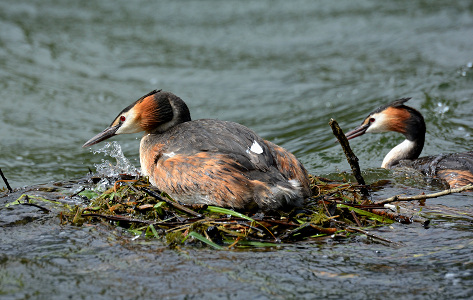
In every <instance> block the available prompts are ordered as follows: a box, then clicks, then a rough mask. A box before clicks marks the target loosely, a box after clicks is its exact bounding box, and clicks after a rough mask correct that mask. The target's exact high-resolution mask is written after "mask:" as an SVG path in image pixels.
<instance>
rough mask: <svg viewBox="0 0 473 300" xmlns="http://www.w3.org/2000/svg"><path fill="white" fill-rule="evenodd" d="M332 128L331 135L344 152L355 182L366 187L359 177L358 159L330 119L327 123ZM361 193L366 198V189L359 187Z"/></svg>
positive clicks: (335, 123) (336, 125)
mask: <svg viewBox="0 0 473 300" xmlns="http://www.w3.org/2000/svg"><path fill="white" fill-rule="evenodd" d="M328 124H329V125H330V127H331V128H332V131H333V134H334V135H335V137H336V138H337V140H338V142H339V143H340V145H341V146H342V148H343V152H345V156H346V157H347V161H348V163H349V164H350V167H351V170H352V172H353V175H354V176H355V179H356V181H357V182H358V184H360V185H363V186H364V185H366V183H365V179H364V178H363V176H361V171H360V165H359V164H358V157H356V155H355V153H353V151H352V150H351V148H350V144H349V143H348V139H347V138H346V136H345V134H344V133H343V131H342V129H341V128H340V126H338V123H337V121H335V120H334V119H330V122H329V123H328ZM360 191H361V193H362V194H363V195H365V196H368V189H367V188H366V187H361V189H360Z"/></svg>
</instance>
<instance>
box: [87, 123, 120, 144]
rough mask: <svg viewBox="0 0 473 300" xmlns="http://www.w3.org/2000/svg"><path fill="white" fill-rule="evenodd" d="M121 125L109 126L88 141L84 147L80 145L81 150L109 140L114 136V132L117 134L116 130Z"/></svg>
mask: <svg viewBox="0 0 473 300" xmlns="http://www.w3.org/2000/svg"><path fill="white" fill-rule="evenodd" d="M120 125H121V124H117V125H115V126H110V127H108V128H107V129H105V130H104V131H102V132H101V133H99V134H97V135H96V136H94V137H93V138H91V139H90V140H88V141H87V142H86V143H85V144H84V145H82V147H83V148H86V147H89V146H92V145H95V144H97V143H100V142H101V141H103V140H106V139H108V138H111V137H112V136H114V135H116V134H115V132H117V130H118V128H120Z"/></svg>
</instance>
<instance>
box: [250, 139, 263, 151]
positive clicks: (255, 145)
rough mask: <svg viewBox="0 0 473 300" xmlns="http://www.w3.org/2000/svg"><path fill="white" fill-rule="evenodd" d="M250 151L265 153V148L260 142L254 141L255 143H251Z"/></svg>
mask: <svg viewBox="0 0 473 300" xmlns="http://www.w3.org/2000/svg"><path fill="white" fill-rule="evenodd" d="M250 151H251V152H253V153H256V154H261V153H263V148H261V146H260V144H258V142H256V141H253V144H252V145H251V148H250Z"/></svg>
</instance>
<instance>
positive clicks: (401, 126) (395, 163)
mask: <svg viewBox="0 0 473 300" xmlns="http://www.w3.org/2000/svg"><path fill="white" fill-rule="evenodd" d="M409 99H410V98H402V99H399V100H396V101H394V102H392V103H390V104H387V105H384V106H381V107H379V108H377V109H376V110H374V111H373V112H371V113H370V114H369V115H368V117H367V118H366V119H365V120H364V121H363V122H362V123H361V125H360V126H358V127H357V128H355V129H354V130H352V131H350V132H348V133H346V137H347V138H348V139H353V138H355V137H358V136H360V135H363V134H365V133H378V132H388V131H396V132H399V133H402V134H403V135H404V136H405V137H406V139H405V140H404V141H403V142H402V143H400V144H399V145H397V146H396V147H394V148H393V149H392V150H391V151H389V153H388V154H387V155H386V157H385V158H384V160H383V163H382V164H381V167H382V168H386V169H391V168H393V167H409V168H413V169H416V170H418V171H420V172H422V173H423V174H424V175H427V176H430V177H437V178H440V179H443V180H445V181H446V182H447V183H448V184H449V185H450V187H451V188H454V187H460V186H464V185H467V184H469V183H473V151H468V152H463V153H449V154H440V155H436V156H428V157H421V158H418V157H419V155H420V153H421V152H422V149H423V148H424V141H425V132H426V129H425V122H424V118H423V117H422V114H421V113H420V112H418V111H417V110H415V109H414V108H412V107H409V106H406V105H404V103H405V102H406V101H408V100H409Z"/></svg>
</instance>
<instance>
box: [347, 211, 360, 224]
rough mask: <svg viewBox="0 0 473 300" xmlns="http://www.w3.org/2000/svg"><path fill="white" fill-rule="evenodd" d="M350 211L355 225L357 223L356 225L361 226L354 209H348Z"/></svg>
mask: <svg viewBox="0 0 473 300" xmlns="http://www.w3.org/2000/svg"><path fill="white" fill-rule="evenodd" d="M350 212H351V215H352V216H353V219H354V220H355V222H356V225H357V226H358V227H362V226H361V223H360V220H359V219H358V217H357V216H356V213H355V211H354V210H352V211H350Z"/></svg>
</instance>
